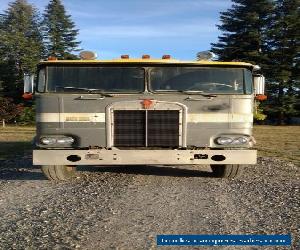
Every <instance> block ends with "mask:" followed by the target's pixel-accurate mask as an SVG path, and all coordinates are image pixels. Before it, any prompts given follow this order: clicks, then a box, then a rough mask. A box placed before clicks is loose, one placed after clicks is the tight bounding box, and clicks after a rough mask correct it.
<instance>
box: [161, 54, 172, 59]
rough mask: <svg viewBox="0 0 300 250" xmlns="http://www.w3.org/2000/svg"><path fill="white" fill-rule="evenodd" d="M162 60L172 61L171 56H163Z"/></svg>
mask: <svg viewBox="0 0 300 250" xmlns="http://www.w3.org/2000/svg"><path fill="white" fill-rule="evenodd" d="M162 59H171V56H170V55H163V56H162Z"/></svg>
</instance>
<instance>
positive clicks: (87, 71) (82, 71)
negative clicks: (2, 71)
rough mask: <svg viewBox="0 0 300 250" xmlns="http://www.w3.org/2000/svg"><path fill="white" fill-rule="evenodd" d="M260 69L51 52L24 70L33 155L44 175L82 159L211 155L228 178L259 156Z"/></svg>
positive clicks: (202, 160)
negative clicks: (255, 131)
mask: <svg viewBox="0 0 300 250" xmlns="http://www.w3.org/2000/svg"><path fill="white" fill-rule="evenodd" d="M258 70H259V67H258V66H257V65H253V64H250V63H246V62H236V61H235V62H219V61H211V60H208V59H203V60H201V58H200V59H199V60H197V61H181V60H176V59H173V58H171V56H169V55H164V56H163V57H162V58H161V59H153V58H151V57H150V56H149V55H143V56H142V57H141V58H129V56H128V55H123V56H121V58H120V59H111V60H103V59H96V57H95V55H94V54H93V53H92V52H82V53H81V59H80V60H58V59H57V58H54V57H49V58H48V60H44V61H41V62H40V63H39V64H38V66H37V73H36V76H35V77H34V76H33V75H26V76H25V77H24V84H25V85H24V88H25V92H26V93H25V96H26V97H27V98H28V96H30V97H31V96H32V93H33V92H34V99H35V103H36V136H35V139H34V144H35V149H34V150H33V164H34V165H39V166H41V169H42V172H43V173H44V174H45V176H46V177H47V178H48V179H50V180H67V179H70V178H72V177H74V176H76V167H77V166H79V165H93V166H107V165H110V166H111V167H113V166H119V165H128V166H133V165H159V166H186V165H190V166H191V167H194V166H199V165H210V167H211V169H212V172H213V173H214V176H216V177H221V178H229V179H232V178H234V177H236V176H237V175H238V174H239V173H240V172H241V171H242V166H243V165H245V164H256V158H257V152H256V150H253V149H252V147H253V146H254V144H255V139H254V137H253V135H252V128H253V113H254V111H255V110H254V102H255V101H256V99H260V98H261V99H263V97H264V77H263V76H262V75H260V74H258V73H257V72H259V71H258ZM34 79H35V80H34Z"/></svg>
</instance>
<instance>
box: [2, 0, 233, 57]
mask: <svg viewBox="0 0 300 250" xmlns="http://www.w3.org/2000/svg"><path fill="white" fill-rule="evenodd" d="M9 2H12V1H11V0H0V12H3V10H5V9H7V7H8V3H9ZM28 2H29V3H31V4H33V5H35V6H36V7H37V8H38V9H39V10H40V12H43V11H44V8H45V6H46V5H47V3H48V2H49V1H48V0H28ZM62 2H63V4H64V6H65V8H66V11H67V13H68V14H70V15H71V16H72V20H73V21H74V22H75V24H76V27H77V28H78V29H80V34H79V37H78V40H80V41H81V42H82V43H81V47H82V48H83V49H85V50H93V51H96V52H97V54H98V58H100V59H110V58H116V57H119V56H120V55H121V54H129V55H130V56H131V57H140V56H141V55H142V54H150V55H151V56H152V57H155V58H159V57H161V55H163V54H171V55H172V57H175V58H177V59H195V55H196V53H197V52H198V51H203V50H208V49H210V43H211V42H216V41H217V37H218V35H219V34H220V33H219V31H218V29H217V27H216V24H217V23H218V22H219V12H220V11H225V10H226V9H228V8H229V7H230V6H231V1H230V0H151V1H150V0H149V1H148V0H123V1H122V0H109V1H107V0H63V1H62Z"/></svg>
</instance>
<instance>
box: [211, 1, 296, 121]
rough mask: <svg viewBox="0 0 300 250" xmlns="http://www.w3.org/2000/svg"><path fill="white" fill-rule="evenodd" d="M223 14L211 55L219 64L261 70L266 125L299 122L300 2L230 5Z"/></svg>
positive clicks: (252, 2)
mask: <svg viewBox="0 0 300 250" xmlns="http://www.w3.org/2000/svg"><path fill="white" fill-rule="evenodd" d="M232 2H233V4H232V7H231V8H230V9H228V10H227V11H224V12H221V13H220V21H221V24H220V25H218V28H219V30H220V31H222V35H221V36H219V38H218V42H217V43H212V48H211V51H212V52H213V53H215V54H216V55H217V56H218V60H221V61H245V62H250V63H253V64H258V65H260V66H261V68H262V73H263V74H264V75H265V76H266V81H267V84H266V89H267V96H268V100H267V101H265V102H263V103H261V104H260V106H261V109H262V111H263V112H264V113H265V114H266V115H267V119H269V120H272V121H273V122H276V123H278V124H284V123H286V122H289V120H290V118H291V117H299V116H300V92H299V90H300V79H299V74H300V70H299V66H300V63H299V59H300V50H299V47H300V39H299V38H300V15H299V13H300V0H232Z"/></svg>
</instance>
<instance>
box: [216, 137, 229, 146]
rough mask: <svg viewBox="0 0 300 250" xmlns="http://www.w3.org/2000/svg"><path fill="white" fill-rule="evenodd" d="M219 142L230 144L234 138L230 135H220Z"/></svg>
mask: <svg viewBox="0 0 300 250" xmlns="http://www.w3.org/2000/svg"><path fill="white" fill-rule="evenodd" d="M217 143H218V144H220V145H228V144H230V143H232V139H231V138H229V137H219V138H217Z"/></svg>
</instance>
